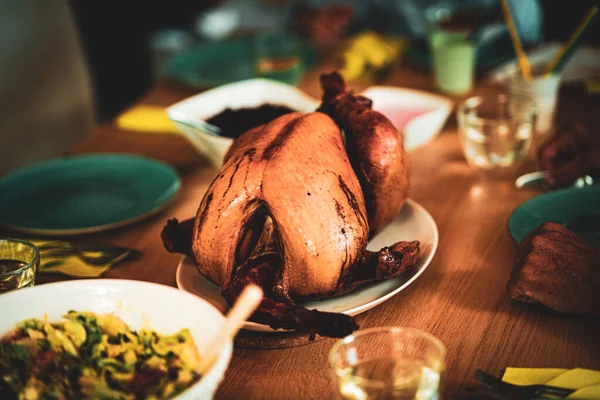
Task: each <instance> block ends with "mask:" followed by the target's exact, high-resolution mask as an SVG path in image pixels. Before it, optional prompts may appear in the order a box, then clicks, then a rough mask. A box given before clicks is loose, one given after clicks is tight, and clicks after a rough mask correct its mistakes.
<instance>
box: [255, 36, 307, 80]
mask: <svg viewBox="0 0 600 400" xmlns="http://www.w3.org/2000/svg"><path fill="white" fill-rule="evenodd" d="M253 47H254V56H255V58H256V72H257V75H258V76H259V77H262V78H268V79H274V80H278V81H283V82H287V83H289V84H292V85H295V84H297V83H298V81H299V80H300V78H301V77H302V73H303V66H302V59H301V56H300V48H301V46H300V41H299V39H298V38H297V37H295V36H293V35H290V34H286V33H282V32H271V31H265V32H261V33H259V34H256V36H255V37H254V39H253Z"/></svg>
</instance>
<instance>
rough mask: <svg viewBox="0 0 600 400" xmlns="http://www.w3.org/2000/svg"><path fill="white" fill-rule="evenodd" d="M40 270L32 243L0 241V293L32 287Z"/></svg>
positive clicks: (14, 240) (37, 255)
mask: <svg viewBox="0 0 600 400" xmlns="http://www.w3.org/2000/svg"><path fill="white" fill-rule="evenodd" d="M39 268H40V255H39V252H38V249H37V247H36V246H35V245H33V244H32V243H29V242H27V241H24V240H18V239H0V293H4V292H8V291H11V290H15V289H21V288H24V287H29V286H33V285H34V284H35V278H36V276H37V274H38V271H39Z"/></svg>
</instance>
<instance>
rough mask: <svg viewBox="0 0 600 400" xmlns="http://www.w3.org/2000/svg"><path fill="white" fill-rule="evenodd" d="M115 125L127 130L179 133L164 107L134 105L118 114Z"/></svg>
mask: <svg viewBox="0 0 600 400" xmlns="http://www.w3.org/2000/svg"><path fill="white" fill-rule="evenodd" d="M116 123H117V126H118V127H119V128H121V129H125V130H129V131H138V132H146V133H169V134H179V133H180V132H179V130H178V129H177V126H176V125H175V123H174V122H173V121H171V120H170V119H169V116H168V115H167V112H166V110H165V108H164V107H158V106H136V107H133V108H130V109H129V110H127V111H125V112H124V113H123V114H121V115H119V116H118V117H117V120H116Z"/></svg>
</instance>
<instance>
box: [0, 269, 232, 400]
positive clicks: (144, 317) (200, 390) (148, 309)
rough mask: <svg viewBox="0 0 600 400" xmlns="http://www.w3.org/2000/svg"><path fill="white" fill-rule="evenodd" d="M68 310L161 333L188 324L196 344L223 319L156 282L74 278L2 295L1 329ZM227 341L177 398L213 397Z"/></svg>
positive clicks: (226, 353)
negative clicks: (115, 318)
mask: <svg viewBox="0 0 600 400" xmlns="http://www.w3.org/2000/svg"><path fill="white" fill-rule="evenodd" d="M69 310H77V311H91V312H95V313H102V314H107V313H115V314H116V315H117V316H118V317H120V318H122V319H123V321H125V323H127V324H128V325H129V326H131V328H133V329H140V328H142V327H149V328H152V329H154V330H156V331H157V332H160V333H174V332H176V331H178V330H180V329H182V328H189V329H190V331H191V333H192V336H193V337H194V341H195V342H196V344H197V345H198V347H199V348H200V349H202V348H203V347H204V346H207V345H208V340H210V338H211V337H212V335H214V334H215V333H216V332H217V331H218V329H219V328H220V327H221V325H222V324H223V323H224V317H223V315H222V314H221V313H220V312H219V311H217V310H216V309H215V308H214V307H212V306H211V305H210V304H209V303H207V302H206V301H204V300H202V299H200V298H198V297H197V296H192V295H190V294H188V293H184V292H182V291H180V290H177V289H174V288H171V287H168V286H164V285H159V284H156V283H149V282H140V281H133V280H121V279H94V280H91V279H90V280H75V281H68V282H59V283H51V284H47V285H40V286H34V287H31V288H27V289H20V290H16V291H13V292H9V293H5V294H3V295H0V334H3V333H5V332H7V331H9V330H10V329H12V328H13V327H14V326H15V325H16V324H17V323H19V322H20V321H22V320H24V319H27V318H43V317H44V314H46V315H48V319H49V321H59V320H60V319H61V316H62V315H64V314H66V313H67V311H69ZM232 349H233V344H232V343H231V341H230V342H229V343H228V344H227V346H226V347H225V348H224V349H223V351H222V352H221V354H220V355H219V358H218V360H217V362H216V363H215V365H214V366H213V367H212V368H211V370H210V371H209V372H208V373H207V374H206V375H205V376H204V377H202V379H201V380H200V381H199V382H197V383H196V384H195V385H193V386H192V387H190V388H189V389H188V390H186V391H185V392H183V393H182V394H181V395H180V396H178V397H177V399H178V400H184V399H186V400H187V399H189V400H191V399H194V400H195V399H211V398H212V397H213V394H214V392H215V390H216V389H217V386H218V385H219V383H220V382H221V380H222V379H223V375H224V374H225V370H226V369H227V366H228V365H229V360H230V359H231V352H232Z"/></svg>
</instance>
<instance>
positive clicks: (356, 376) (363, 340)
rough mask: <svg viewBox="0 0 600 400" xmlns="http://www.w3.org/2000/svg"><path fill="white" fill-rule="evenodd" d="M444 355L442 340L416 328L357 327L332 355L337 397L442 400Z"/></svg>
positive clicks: (339, 342)
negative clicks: (361, 328) (359, 329)
mask: <svg viewBox="0 0 600 400" xmlns="http://www.w3.org/2000/svg"><path fill="white" fill-rule="evenodd" d="M445 355H446V349H445V347H444V345H443V344H442V342H440V341H439V340H438V339H436V338H435V337H433V336H432V335H430V334H428V333H426V332H422V331H420V330H417V329H410V328H399V327H383V328H372V329H365V330H362V331H358V332H356V333H355V334H353V335H350V336H347V337H345V338H344V339H342V340H340V341H338V342H337V343H336V344H335V345H334V346H333V348H332V349H331V351H330V353H329V362H330V364H331V369H332V371H333V374H334V375H335V385H336V394H337V396H338V397H337V398H340V399H350V400H355V399H356V400H358V399H360V400H372V399H390V400H391V399H395V400H413V399H415V400H437V399H440V398H441V395H440V393H441V391H442V376H443V372H444V359H445Z"/></svg>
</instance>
